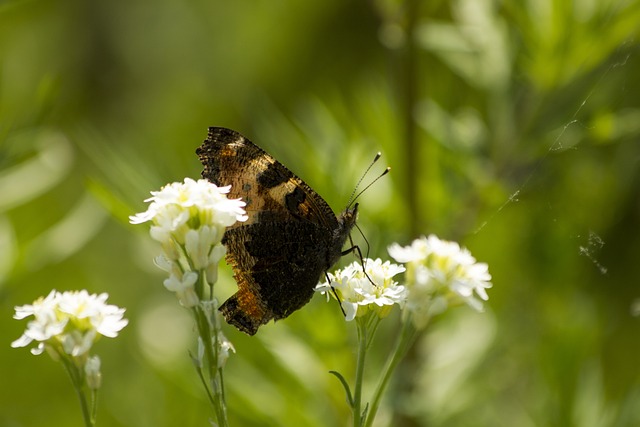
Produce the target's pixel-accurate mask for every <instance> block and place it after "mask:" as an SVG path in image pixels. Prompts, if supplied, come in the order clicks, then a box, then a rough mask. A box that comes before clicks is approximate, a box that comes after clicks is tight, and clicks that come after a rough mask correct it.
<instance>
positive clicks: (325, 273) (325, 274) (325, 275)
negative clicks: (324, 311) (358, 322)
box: [324, 271, 347, 317]
mask: <svg viewBox="0 0 640 427" xmlns="http://www.w3.org/2000/svg"><path fill="white" fill-rule="evenodd" d="M324 277H326V278H327V283H328V284H329V286H331V279H330V278H329V275H328V274H327V272H326V271H325V272H324ZM331 292H333V296H334V297H336V301H338V305H339V306H340V311H342V315H343V316H345V317H346V316H347V313H346V312H345V311H344V308H342V302H341V301H340V296H339V295H338V293H337V292H336V288H334V287H333V286H331Z"/></svg>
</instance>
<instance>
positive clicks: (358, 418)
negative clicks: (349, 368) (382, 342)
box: [352, 319, 368, 427]
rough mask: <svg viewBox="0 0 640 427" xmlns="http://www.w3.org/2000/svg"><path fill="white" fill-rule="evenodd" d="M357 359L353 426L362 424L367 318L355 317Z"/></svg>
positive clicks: (358, 426)
mask: <svg viewBox="0 0 640 427" xmlns="http://www.w3.org/2000/svg"><path fill="white" fill-rule="evenodd" d="M356 325H357V328H358V360H357V362H356V383H355V387H354V391H353V408H352V409H353V427H360V426H361V425H362V421H363V420H362V413H361V410H362V381H363V377H364V363H365V355H366V353H367V338H368V337H367V335H368V334H367V329H368V328H367V320H366V319H357V320H356Z"/></svg>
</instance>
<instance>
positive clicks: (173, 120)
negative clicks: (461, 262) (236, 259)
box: [0, 0, 640, 427]
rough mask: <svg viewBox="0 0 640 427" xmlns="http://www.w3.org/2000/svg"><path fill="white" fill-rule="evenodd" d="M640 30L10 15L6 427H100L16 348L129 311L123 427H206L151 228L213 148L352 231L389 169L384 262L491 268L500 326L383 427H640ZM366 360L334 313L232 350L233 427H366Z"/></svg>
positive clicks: (44, 10)
mask: <svg viewBox="0 0 640 427" xmlns="http://www.w3.org/2000/svg"><path fill="white" fill-rule="evenodd" d="M639 22H640V2H638V1H633V0H576V1H572V2H563V1H553V0H528V1H522V2H519V1H502V2H501V1H498V0H493V1H492V0H456V1H431V2H426V1H425V2H420V1H418V0H406V1H399V0H372V1H369V2H363V1H360V2H356V1H344V0H325V1H322V2H298V1H292V0H282V1H259V0H253V1H238V2H224V1H202V0H194V1H188V2H178V1H170V0H159V1H157V2H154V3H153V5H148V4H147V3H145V2H141V1H128V2H113V1H108V2H96V1H92V2H88V1H80V0H62V1H38V0H32V1H27V0H13V1H7V0H5V1H0V316H1V317H0V318H2V319H3V320H2V322H1V323H0V325H2V333H1V336H2V337H3V344H2V345H0V362H1V363H0V366H2V368H0V369H1V372H2V377H3V384H4V386H3V387H2V388H0V425H2V426H8V427H13V426H40V425H50V426H58V425H59V426H66V425H79V423H80V413H79V410H78V404H77V402H76V401H75V399H76V398H75V396H74V394H73V391H72V388H71V386H70V383H69V381H68V379H67V378H65V376H64V375H65V374H64V373H63V370H62V369H61V367H59V366H56V364H55V363H54V362H52V361H51V360H50V359H49V358H48V357H46V356H40V357H34V356H31V355H30V354H29V353H28V352H27V351H26V350H25V349H17V350H16V349H11V348H10V347H9V344H10V342H11V341H12V340H14V339H15V338H17V337H18V336H19V335H20V334H21V331H22V330H23V328H24V327H25V326H26V324H25V322H18V321H15V320H12V319H11V316H12V314H13V307H14V306H15V305H22V304H26V303H30V302H31V301H33V300H34V299H35V298H37V297H38V296H41V295H46V294H47V293H48V292H49V290H50V289H52V288H55V289H58V290H61V291H62V290H69V289H81V288H86V289H88V290H89V291H91V292H103V291H106V292H109V294H110V302H111V303H113V304H117V305H119V306H124V307H127V317H128V318H129V319H130V321H131V322H130V326H129V327H128V328H126V329H125V330H124V332H123V333H122V334H121V336H120V337H119V338H117V339H115V340H104V341H102V342H101V343H100V344H99V345H98V347H97V349H96V351H97V353H98V354H100V356H101V357H102V359H103V375H104V388H103V391H102V394H101V402H100V412H99V416H98V420H99V425H104V426H136V427H138V426H139V427H144V426H154V427H155V426H173V425H183V426H196V425H197V426H201V425H205V424H206V420H207V418H208V416H209V413H208V405H207V403H206V401H205V400H204V395H203V393H202V390H201V388H200V384H198V381H197V377H196V375H195V373H194V370H193V368H192V366H191V365H190V361H189V358H188V355H187V349H188V348H192V342H193V332H192V327H191V321H190V319H189V317H188V314H187V313H186V312H185V311H184V310H182V309H181V308H180V307H178V306H177V304H176V301H175V300H174V299H173V296H172V295H170V294H169V293H168V292H166V291H165V290H164V289H163V287H162V284H161V282H162V279H163V277H162V272H160V271H158V270H157V269H155V267H154V266H153V265H152V262H151V260H152V257H153V256H154V255H155V254H157V253H158V252H159V250H158V248H156V247H155V246H154V245H153V243H152V242H151V241H150V238H149V237H148V235H147V234H146V232H145V230H144V227H133V226H130V225H129V224H128V223H127V217H128V215H130V214H132V213H134V212H137V211H140V210H143V209H144V206H143V203H142V200H143V199H144V198H146V197H147V196H148V192H149V191H150V190H153V189H157V188H159V187H160V186H161V185H163V184H165V183H167V182H171V181H177V180H182V179H183V178H184V177H185V176H190V177H197V176H199V173H200V166H199V164H198V161H197V158H196V156H195V154H194V150H195V148H196V147H197V146H198V145H199V144H200V143H201V141H202V140H203V139H204V137H205V135H206V130H207V127H208V126H212V125H215V126H227V127H231V128H234V129H237V130H239V131H241V132H242V133H244V134H245V135H247V136H248V137H250V138H251V139H252V140H254V141H255V142H257V143H258V144H260V145H262V146H263V147H264V148H266V149H267V150H268V151H270V152H271V153H272V154H273V155H275V156H276V157H277V158H278V159H280V160H281V161H282V162H283V163H284V164H286V165H288V166H289V167H290V168H291V169H292V170H293V171H294V172H295V173H297V174H298V175H299V176H301V177H302V178H304V179H305V180H306V181H307V182H308V183H309V184H310V185H311V186H313V187H314V188H315V189H316V190H317V191H318V192H319V193H320V194H322V195H323V196H324V197H325V198H326V200H327V201H328V202H329V203H330V204H331V205H332V206H333V207H334V208H335V209H336V210H339V209H340V208H341V207H342V206H344V205H345V204H346V202H347V199H348V196H349V194H350V193H351V191H352V190H353V187H354V185H355V183H356V182H357V180H358V179H359V177H360V175H361V174H362V172H363V171H364V170H365V169H366V166H367V164H368V162H369V161H370V159H371V158H372V157H373V154H374V153H375V152H376V151H378V150H380V151H382V153H383V160H382V161H381V163H384V162H387V164H389V165H390V166H391V167H392V173H391V174H390V175H389V176H388V177H386V178H384V179H383V180H381V181H380V182H378V183H376V184H375V186H374V187H372V188H371V189H369V190H368V191H367V192H366V193H365V194H364V195H363V196H362V198H361V214H360V226H361V227H362V229H363V230H364V232H365V235H366V236H367V237H368V241H369V243H370V254H371V255H372V256H374V257H378V256H380V257H386V250H385V248H386V246H387V245H389V244H390V243H392V242H394V241H398V242H400V243H403V244H406V243H408V242H409V241H410V240H411V239H412V238H414V237H417V235H419V234H428V233H436V234H438V235H439V236H440V237H442V238H448V239H453V240H458V241H460V242H461V243H463V244H464V245H466V246H467V247H468V248H469V249H470V250H471V251H472V252H473V253H474V255H475V256H476V258H478V260H480V261H484V262H487V263H488V264H489V266H490V271H491V272H492V274H493V277H494V280H493V282H494V289H492V291H491V292H490V301H489V307H488V311H487V313H485V314H483V315H477V314H474V313H471V312H470V310H467V309H464V308H463V309H458V310H457V311H456V312H452V313H449V314H447V315H445V316H443V317H442V318H441V319H440V320H439V321H438V322H436V323H435V324H434V325H432V327H431V328H430V330H429V332H428V333H427V334H426V335H425V336H424V337H423V339H422V340H420V342H419V344H418V345H416V348H414V349H413V351H412V353H411V355H410V358H409V359H408V360H407V363H406V365H404V368H403V369H401V370H400V372H399V375H398V377H397V378H396V381H394V383H393V384H392V388H391V390H390V392H389V399H387V401H386V402H385V406H384V407H383V408H382V412H381V413H380V415H379V425H381V426H382V425H394V426H416V425H420V426H427V425H430V426H436V425H437V426H467V425H472V426H503V425H504V426H581V427H584V426H586V427H589V426H634V425H640V381H639V379H640V378H639V369H638V360H640V340H639V337H640V318H639V316H640V287H639V285H640V263H639V262H638V254H640V233H639V230H640V167H639V165H640V144H639V143H638V140H639V137H640V104H639V102H638V101H639V100H640V79H638V76H639V75H640V49H639V47H640V45H639V44H638V35H639V34H638V31H639V30H638V29H639V28H640V27H639V25H638V23H639ZM383 166H384V165H383ZM383 166H381V167H380V169H379V170H381V168H382V167H383ZM376 167H377V166H376ZM357 239H359V237H357ZM348 261H351V259H349V260H348ZM234 286H235V284H234V283H233V280H232V279H231V276H230V274H229V271H228V269H224V275H223V276H222V277H221V283H220V285H219V288H220V289H219V291H220V296H221V298H224V297H225V296H226V295H228V294H230V293H232V292H233V289H234ZM381 328H382V329H381V330H380V332H379V334H380V335H378V337H377V342H376V343H374V348H375V349H374V354H373V355H372V357H371V358H370V360H369V362H370V364H369V367H368V368H369V374H371V375H372V380H373V379H374V378H373V377H374V374H375V373H376V371H377V370H378V369H379V367H380V365H381V363H382V362H383V360H384V355H385V352H386V351H388V348H387V347H388V345H387V342H390V340H391V338H392V337H393V335H394V334H395V333H396V331H395V329H394V318H393V317H392V318H390V319H389V321H387V322H384V324H383V325H382V327H381ZM353 333H354V327H353V325H346V326H345V325H344V322H343V320H342V318H341V315H340V313H339V311H338V310H337V309H336V307H335V305H333V304H326V303H324V301H323V300H322V298H319V297H317V298H314V300H313V301H312V302H311V303H310V304H309V305H308V306H307V307H305V308H304V309H303V310H301V311H300V312H297V313H295V314H294V315H292V316H291V317H290V318H288V319H286V320H284V321H280V322H278V324H277V325H274V324H271V325H268V326H266V327H263V328H262V329H261V330H260V333H259V334H258V335H257V336H256V337H247V336H243V335H242V334H240V333H238V332H237V331H235V330H234V329H232V328H229V329H228V336H229V338H230V339H231V340H232V341H233V342H234V344H235V347H236V350H237V354H236V355H235V356H233V357H232V358H231V359H230V360H229V362H228V368H227V374H226V379H227V387H228V402H229V412H230V418H231V422H232V425H237V426H346V425H349V424H348V420H349V417H348V413H347V406H346V404H345V402H344V395H343V391H342V389H341V386H340V384H339V383H338V382H337V381H336V380H335V378H333V377H332V376H331V375H329V374H328V371H329V370H338V371H340V372H342V373H343V374H344V375H345V376H346V377H347V378H352V376H353V363H354V346H353V343H354V339H353V338H354V337H353Z"/></svg>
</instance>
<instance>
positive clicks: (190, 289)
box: [164, 271, 200, 307]
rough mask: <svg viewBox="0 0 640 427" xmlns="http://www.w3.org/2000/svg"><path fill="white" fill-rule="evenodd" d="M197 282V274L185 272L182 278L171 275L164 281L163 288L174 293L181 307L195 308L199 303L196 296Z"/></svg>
mask: <svg viewBox="0 0 640 427" xmlns="http://www.w3.org/2000/svg"><path fill="white" fill-rule="evenodd" d="M197 281H198V273H196V272H194V271H187V272H186V273H184V274H183V275H182V277H180V276H178V275H176V274H171V275H170V276H169V278H168V279H165V281H164V287H165V288H167V289H168V290H170V291H171V292H175V293H176V296H177V297H178V300H179V301H180V304H182V306H183V307H195V306H196V305H198V303H199V302H200V298H198V294H196V289H195V284H196V282H197Z"/></svg>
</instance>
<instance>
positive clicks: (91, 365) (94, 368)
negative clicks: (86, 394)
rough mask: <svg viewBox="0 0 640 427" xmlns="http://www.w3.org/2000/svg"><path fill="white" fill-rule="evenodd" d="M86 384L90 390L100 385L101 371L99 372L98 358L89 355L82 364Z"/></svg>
mask: <svg viewBox="0 0 640 427" xmlns="http://www.w3.org/2000/svg"><path fill="white" fill-rule="evenodd" d="M84 373H85V375H86V381H87V386H88V387H89V388H90V389H91V390H98V389H99V388H100V386H101V385H102V373H101V372H100V358H99V357H98V356H91V357H89V358H88V359H87V362H86V363H85V365H84Z"/></svg>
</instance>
